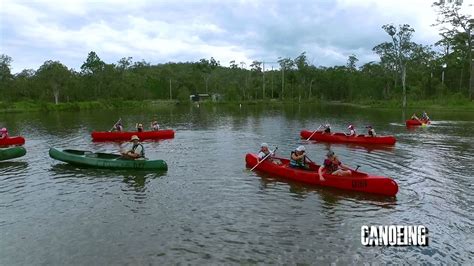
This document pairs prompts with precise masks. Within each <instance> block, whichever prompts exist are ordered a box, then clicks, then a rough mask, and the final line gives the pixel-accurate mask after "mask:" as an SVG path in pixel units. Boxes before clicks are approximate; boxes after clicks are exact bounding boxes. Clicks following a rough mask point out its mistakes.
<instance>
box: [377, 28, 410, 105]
mask: <svg viewBox="0 0 474 266" xmlns="http://www.w3.org/2000/svg"><path fill="white" fill-rule="evenodd" d="M382 29H384V30H385V32H387V33H388V35H390V37H391V38H392V43H387V42H386V43H382V44H379V45H377V46H375V47H374V49H373V50H374V51H376V52H377V53H378V54H379V56H381V60H383V58H382V57H385V58H384V59H386V60H390V61H391V62H392V63H394V64H395V65H396V66H397V67H398V70H399V73H400V79H401V81H402V94H403V102H402V106H403V108H405V107H406V105H407V94H406V76H407V72H406V71H407V69H406V68H407V65H406V64H407V60H408V59H409V58H410V56H411V53H412V48H413V46H414V43H413V42H411V37H412V35H413V32H415V30H414V29H413V28H412V27H410V25H408V24H403V25H399V27H398V31H397V29H396V28H395V26H393V25H391V24H386V25H383V26H382Z"/></svg>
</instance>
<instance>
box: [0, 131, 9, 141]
mask: <svg viewBox="0 0 474 266" xmlns="http://www.w3.org/2000/svg"><path fill="white" fill-rule="evenodd" d="M6 138H8V130H7V129H6V128H2V129H0V139H6Z"/></svg>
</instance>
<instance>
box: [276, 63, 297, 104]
mask: <svg viewBox="0 0 474 266" xmlns="http://www.w3.org/2000/svg"><path fill="white" fill-rule="evenodd" d="M278 64H280V69H281V98H282V99H283V98H284V93H285V71H288V70H290V69H291V68H292V67H293V65H294V62H293V60H291V58H281V57H279V58H278Z"/></svg>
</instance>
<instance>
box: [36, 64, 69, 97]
mask: <svg viewBox="0 0 474 266" xmlns="http://www.w3.org/2000/svg"><path fill="white" fill-rule="evenodd" d="M36 76H37V77H38V78H39V79H40V81H41V82H42V83H43V84H45V85H46V86H47V89H49V90H47V91H51V93H52V95H53V97H54V103H55V104H58V103H59V97H60V93H61V91H63V92H66V89H67V85H68V84H67V83H68V82H69V79H70V77H71V72H70V71H69V69H68V68H67V67H66V66H65V65H63V64H61V63H60V62H59V61H51V60H48V61H46V62H44V64H43V65H41V66H40V68H39V69H38V71H37V72H36Z"/></svg>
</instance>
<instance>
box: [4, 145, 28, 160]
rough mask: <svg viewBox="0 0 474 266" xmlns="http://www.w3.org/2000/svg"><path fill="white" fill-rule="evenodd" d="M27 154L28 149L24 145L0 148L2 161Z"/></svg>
mask: <svg viewBox="0 0 474 266" xmlns="http://www.w3.org/2000/svg"><path fill="white" fill-rule="evenodd" d="M25 154H26V150H25V148H23V147H20V146H18V147H13V148H7V149H0V161H4V160H9V159H13V158H18V157H21V156H23V155H25Z"/></svg>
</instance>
